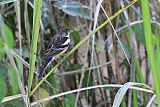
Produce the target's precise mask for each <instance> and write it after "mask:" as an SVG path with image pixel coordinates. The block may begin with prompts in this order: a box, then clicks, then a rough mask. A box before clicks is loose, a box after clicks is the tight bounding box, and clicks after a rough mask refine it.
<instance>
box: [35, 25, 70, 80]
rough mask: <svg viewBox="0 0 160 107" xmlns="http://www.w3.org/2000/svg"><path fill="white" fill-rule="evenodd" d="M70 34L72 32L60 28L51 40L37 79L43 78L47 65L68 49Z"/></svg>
mask: <svg viewBox="0 0 160 107" xmlns="http://www.w3.org/2000/svg"><path fill="white" fill-rule="evenodd" d="M71 32H72V30H71V29H65V28H62V29H60V30H59V31H58V33H57V34H56V35H55V36H54V37H53V38H52V39H51V41H50V43H49V45H48V48H47V50H46V51H45V54H44V62H43V63H42V66H41V71H40V74H39V76H38V78H39V79H41V78H42V77H43V75H44V73H45V69H46V68H47V67H48V65H49V64H50V63H51V62H52V61H55V60H56V59H57V58H58V57H60V56H62V55H63V54H64V53H65V52H66V50H67V49H68V47H69V43H70V37H69V35H70V33H71Z"/></svg>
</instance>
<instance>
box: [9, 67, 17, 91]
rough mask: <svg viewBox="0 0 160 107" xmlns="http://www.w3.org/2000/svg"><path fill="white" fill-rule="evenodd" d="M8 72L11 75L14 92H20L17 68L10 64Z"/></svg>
mask: <svg viewBox="0 0 160 107" xmlns="http://www.w3.org/2000/svg"><path fill="white" fill-rule="evenodd" d="M8 73H9V75H10V80H11V86H12V92H13V94H17V93H18V92H19V86H18V79H17V75H16V71H15V69H14V68H13V67H12V66H11V65H9V64H8Z"/></svg>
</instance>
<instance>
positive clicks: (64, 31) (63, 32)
mask: <svg viewBox="0 0 160 107" xmlns="http://www.w3.org/2000/svg"><path fill="white" fill-rule="evenodd" d="M71 32H73V30H72V29H68V28H61V29H60V30H59V32H58V33H59V34H60V35H62V36H64V37H69V34H70V33H71Z"/></svg>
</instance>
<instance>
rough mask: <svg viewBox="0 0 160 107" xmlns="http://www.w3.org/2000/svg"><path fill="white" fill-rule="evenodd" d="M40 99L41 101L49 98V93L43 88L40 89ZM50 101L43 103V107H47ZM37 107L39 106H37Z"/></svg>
mask: <svg viewBox="0 0 160 107" xmlns="http://www.w3.org/2000/svg"><path fill="white" fill-rule="evenodd" d="M37 92H38V95H39V96H38V97H39V99H43V98H47V97H49V93H48V92H47V91H46V90H45V89H43V88H41V87H40V88H38V91H37ZM48 102H49V101H45V102H42V104H43V106H44V107H46V105H47V103H48ZM33 107H35V106H33ZM36 107H37V106H36Z"/></svg>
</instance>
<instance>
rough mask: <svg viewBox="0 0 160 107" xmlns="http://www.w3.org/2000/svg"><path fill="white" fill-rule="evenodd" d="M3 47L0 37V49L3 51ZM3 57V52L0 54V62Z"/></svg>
mask: <svg viewBox="0 0 160 107" xmlns="http://www.w3.org/2000/svg"><path fill="white" fill-rule="evenodd" d="M3 47H4V45H3V40H2V38H1V37H0V49H3ZM3 57H4V53H3V52H0V60H2V59H3Z"/></svg>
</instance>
